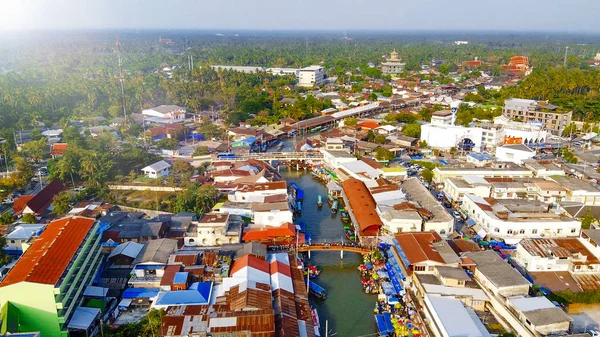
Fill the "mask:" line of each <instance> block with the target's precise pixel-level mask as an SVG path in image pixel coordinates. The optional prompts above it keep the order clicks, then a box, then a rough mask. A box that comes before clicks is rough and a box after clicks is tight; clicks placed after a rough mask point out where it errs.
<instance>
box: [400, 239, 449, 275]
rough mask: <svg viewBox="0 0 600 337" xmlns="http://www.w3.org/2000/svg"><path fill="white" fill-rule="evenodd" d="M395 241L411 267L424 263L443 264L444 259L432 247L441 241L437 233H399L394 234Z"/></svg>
mask: <svg viewBox="0 0 600 337" xmlns="http://www.w3.org/2000/svg"><path fill="white" fill-rule="evenodd" d="M396 240H397V241H398V244H399V245H400V247H401V248H402V251H404V254H406V258H407V259H408V262H409V263H410V264H411V265H414V264H416V263H419V262H424V261H435V262H439V263H444V259H443V258H442V256H441V255H440V253H438V251H437V250H436V249H435V248H434V247H433V245H432V243H434V242H438V241H441V240H442V238H441V237H440V235H439V234H438V233H437V232H433V231H431V232H414V233H399V234H396ZM406 267H408V266H406Z"/></svg>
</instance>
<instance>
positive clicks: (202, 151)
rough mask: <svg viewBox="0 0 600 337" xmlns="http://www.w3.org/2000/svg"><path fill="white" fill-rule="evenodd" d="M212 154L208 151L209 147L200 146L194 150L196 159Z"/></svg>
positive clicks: (193, 154)
mask: <svg viewBox="0 0 600 337" xmlns="http://www.w3.org/2000/svg"><path fill="white" fill-rule="evenodd" d="M209 154H210V150H209V149H208V147H206V146H198V147H196V148H195V149H194V153H192V156H194V157H196V156H206V155H209Z"/></svg>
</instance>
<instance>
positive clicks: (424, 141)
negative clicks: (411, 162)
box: [419, 140, 427, 148]
mask: <svg viewBox="0 0 600 337" xmlns="http://www.w3.org/2000/svg"><path fill="white" fill-rule="evenodd" d="M419 147H420V148H426V147H427V141H426V140H420V141H419Z"/></svg>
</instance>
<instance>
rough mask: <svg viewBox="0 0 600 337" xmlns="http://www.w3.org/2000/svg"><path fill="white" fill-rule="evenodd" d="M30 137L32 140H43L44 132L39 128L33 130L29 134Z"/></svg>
mask: <svg viewBox="0 0 600 337" xmlns="http://www.w3.org/2000/svg"><path fill="white" fill-rule="evenodd" d="M29 137H31V139H32V140H40V139H42V131H41V130H40V129H38V128H33V130H31V133H30V134H29Z"/></svg>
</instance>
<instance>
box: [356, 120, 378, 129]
mask: <svg viewBox="0 0 600 337" xmlns="http://www.w3.org/2000/svg"><path fill="white" fill-rule="evenodd" d="M357 127H359V128H361V129H369V130H373V129H377V128H378V127H379V123H377V122H376V121H373V120H367V121H364V122H362V123H360V124H358V125H357Z"/></svg>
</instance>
